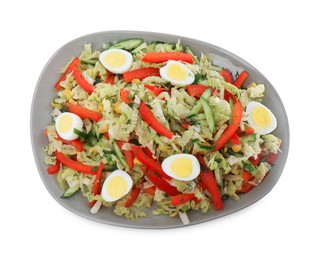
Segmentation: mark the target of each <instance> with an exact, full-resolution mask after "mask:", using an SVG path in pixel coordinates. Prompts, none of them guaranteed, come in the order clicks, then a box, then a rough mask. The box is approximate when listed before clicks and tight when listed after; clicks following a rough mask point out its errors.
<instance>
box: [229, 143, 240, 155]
mask: <svg viewBox="0 0 320 260" xmlns="http://www.w3.org/2000/svg"><path fill="white" fill-rule="evenodd" d="M241 148H242V146H241V144H235V145H232V147H231V149H232V151H234V152H235V153H237V152H240V151H241Z"/></svg>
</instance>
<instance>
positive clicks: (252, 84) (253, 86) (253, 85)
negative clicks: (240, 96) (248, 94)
mask: <svg viewBox="0 0 320 260" xmlns="http://www.w3.org/2000/svg"><path fill="white" fill-rule="evenodd" d="M256 86H257V84H256V83H255V82H252V83H251V84H249V85H248V86H247V89H248V88H255V87H256Z"/></svg>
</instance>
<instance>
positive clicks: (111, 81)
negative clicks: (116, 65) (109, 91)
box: [106, 73, 116, 85]
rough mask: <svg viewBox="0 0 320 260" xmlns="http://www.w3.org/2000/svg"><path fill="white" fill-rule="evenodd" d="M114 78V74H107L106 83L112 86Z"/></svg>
mask: <svg viewBox="0 0 320 260" xmlns="http://www.w3.org/2000/svg"><path fill="white" fill-rule="evenodd" d="M115 76H116V75H115V74H111V73H109V74H108V76H107V77H106V83H107V84H111V85H113V84H114V78H115Z"/></svg>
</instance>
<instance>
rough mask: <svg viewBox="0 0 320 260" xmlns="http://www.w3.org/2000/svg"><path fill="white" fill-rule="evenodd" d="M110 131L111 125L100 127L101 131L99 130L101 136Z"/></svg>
mask: <svg viewBox="0 0 320 260" xmlns="http://www.w3.org/2000/svg"><path fill="white" fill-rule="evenodd" d="M108 130H109V125H101V126H99V129H98V131H99V133H100V134H103V133H106V132H108Z"/></svg>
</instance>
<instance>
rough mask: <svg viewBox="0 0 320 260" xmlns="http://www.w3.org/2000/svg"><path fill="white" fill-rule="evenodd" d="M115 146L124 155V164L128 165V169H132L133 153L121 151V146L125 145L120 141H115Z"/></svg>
mask: <svg viewBox="0 0 320 260" xmlns="http://www.w3.org/2000/svg"><path fill="white" fill-rule="evenodd" d="M116 142H117V145H118V146H119V148H120V149H121V151H122V152H123V154H124V158H125V160H126V163H127V164H128V166H129V168H130V169H132V168H133V167H134V162H133V160H134V152H133V151H131V150H123V149H122V146H123V145H124V144H125V142H122V141H116Z"/></svg>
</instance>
